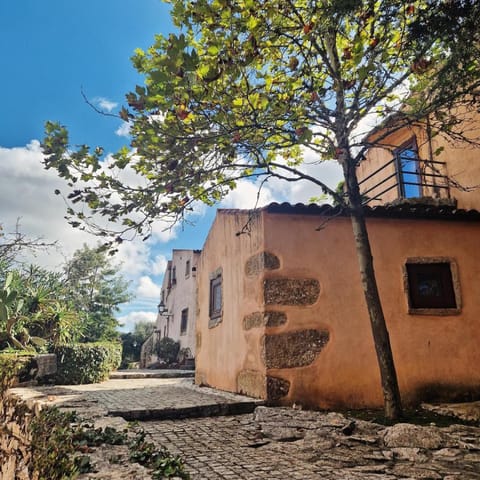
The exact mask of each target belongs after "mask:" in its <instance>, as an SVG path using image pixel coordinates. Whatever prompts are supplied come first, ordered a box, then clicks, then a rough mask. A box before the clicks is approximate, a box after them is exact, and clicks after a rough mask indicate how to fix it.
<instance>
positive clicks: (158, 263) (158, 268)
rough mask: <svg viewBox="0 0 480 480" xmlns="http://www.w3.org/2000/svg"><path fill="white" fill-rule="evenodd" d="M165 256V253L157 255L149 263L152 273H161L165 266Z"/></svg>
mask: <svg viewBox="0 0 480 480" xmlns="http://www.w3.org/2000/svg"><path fill="white" fill-rule="evenodd" d="M167 262H168V260H167V257H166V256H165V255H157V256H156V257H155V258H154V260H153V262H151V264H150V270H151V272H152V273H153V274H154V275H163V274H164V272H165V270H166V268H167Z"/></svg>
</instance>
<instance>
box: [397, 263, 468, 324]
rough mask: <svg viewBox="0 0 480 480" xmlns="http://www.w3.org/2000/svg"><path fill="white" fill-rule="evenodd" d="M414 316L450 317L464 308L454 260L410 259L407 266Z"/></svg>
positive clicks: (411, 307) (411, 311)
mask: <svg viewBox="0 0 480 480" xmlns="http://www.w3.org/2000/svg"><path fill="white" fill-rule="evenodd" d="M405 269H406V282H407V285H406V287H407V291H408V303H409V307H410V313H424V314H432V315H450V314H454V313H459V312H460V308H461V300H460V288H459V283H458V275H457V268H456V264H455V262H454V261H452V260H449V259H445V258H441V259H425V258H422V259H409V260H408V261H407V263H406V265H405Z"/></svg>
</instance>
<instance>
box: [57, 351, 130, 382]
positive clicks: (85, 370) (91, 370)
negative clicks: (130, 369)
mask: <svg viewBox="0 0 480 480" xmlns="http://www.w3.org/2000/svg"><path fill="white" fill-rule="evenodd" d="M54 353H56V355H57V374H56V377H55V383H57V384H62V385H80V384H83V383H98V382H102V381H104V380H107V379H108V376H109V374H110V372H111V371H112V370H116V369H117V368H118V367H119V366H120V362H121V360H122V345H121V344H120V343H114V342H102V343H76V344H74V345H59V346H57V347H55V349H54Z"/></svg>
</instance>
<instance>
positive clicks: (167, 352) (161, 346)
mask: <svg viewBox="0 0 480 480" xmlns="http://www.w3.org/2000/svg"><path fill="white" fill-rule="evenodd" d="M157 348H158V350H157V351H158V356H159V357H160V359H161V360H164V361H165V362H166V363H167V364H168V365H171V364H172V363H175V362H176V361H177V358H178V352H179V351H180V342H176V341H175V340H173V339H171V338H169V337H163V338H162V339H161V340H160V341H159V342H158V347H157Z"/></svg>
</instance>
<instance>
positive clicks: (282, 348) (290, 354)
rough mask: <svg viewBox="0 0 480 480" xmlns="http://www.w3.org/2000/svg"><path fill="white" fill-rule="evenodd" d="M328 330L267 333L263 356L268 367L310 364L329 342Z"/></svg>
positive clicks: (264, 340)
mask: <svg viewBox="0 0 480 480" xmlns="http://www.w3.org/2000/svg"><path fill="white" fill-rule="evenodd" d="M329 338H330V336H329V333H328V332H327V331H320V330H299V331H296V332H288V333H281V334H279V335H265V337H264V339H263V358H264V361H265V366H266V367H267V368H294V367H304V366H306V365H310V364H311V363H312V362H313V361H314V360H315V359H316V358H317V356H318V354H319V353H320V352H321V351H322V350H323V348H324V347H325V345H326V344H327V343H328V340H329Z"/></svg>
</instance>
